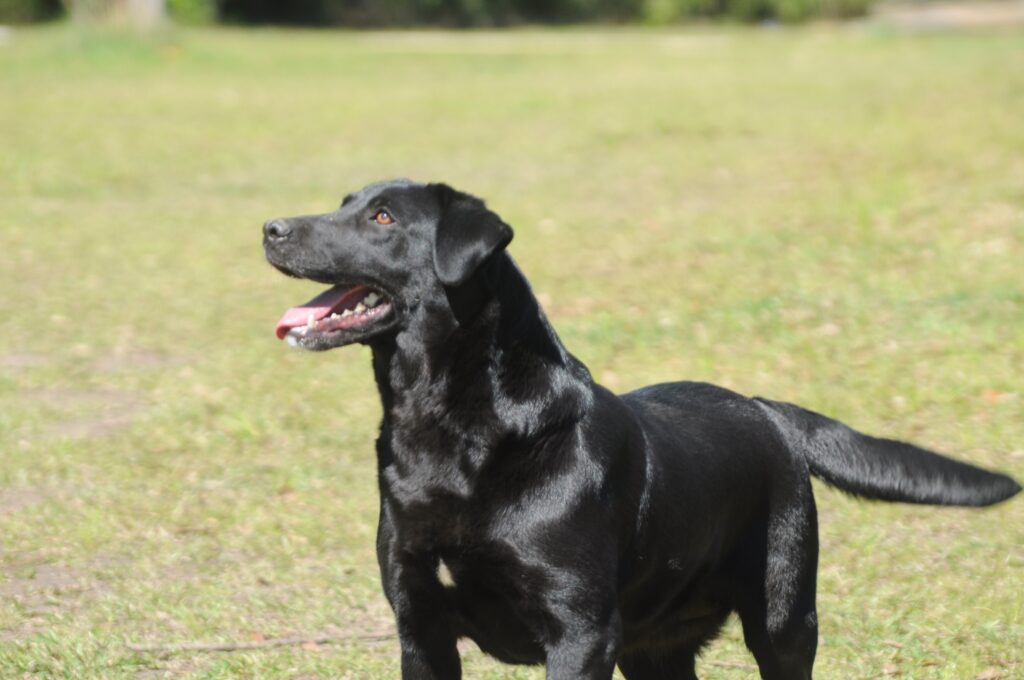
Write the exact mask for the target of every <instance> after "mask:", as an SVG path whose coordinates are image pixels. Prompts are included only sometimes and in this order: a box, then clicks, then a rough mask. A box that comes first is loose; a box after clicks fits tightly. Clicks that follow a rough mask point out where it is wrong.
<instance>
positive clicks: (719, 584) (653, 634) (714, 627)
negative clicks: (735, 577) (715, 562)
mask: <svg viewBox="0 0 1024 680" xmlns="http://www.w3.org/2000/svg"><path fill="white" fill-rule="evenodd" d="M729 590H730V586H729V580H728V578H727V577H726V576H725V575H724V574H719V573H705V574H703V575H701V576H698V577H696V578H694V579H692V580H686V581H676V582H675V583H673V581H672V578H671V576H670V575H662V577H661V578H658V579H654V580H653V581H652V582H649V583H647V584H644V585H641V586H640V587H638V588H634V589H628V588H627V589H626V590H625V591H624V592H623V593H622V595H621V597H620V613H621V615H622V627H623V651H625V652H630V651H638V650H645V651H650V650H657V649H665V650H669V649H676V648H679V647H685V648H690V649H698V648H699V647H701V646H702V645H703V644H704V643H705V642H706V641H708V640H710V639H712V638H713V637H714V636H715V635H716V634H717V633H718V631H719V629H720V628H721V627H722V624H723V623H724V622H725V620H726V618H728V616H729V612H730V611H732V605H731V597H730V594H729Z"/></svg>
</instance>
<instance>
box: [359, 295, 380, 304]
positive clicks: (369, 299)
mask: <svg viewBox="0 0 1024 680" xmlns="http://www.w3.org/2000/svg"><path fill="white" fill-rule="evenodd" d="M379 301H380V296H379V295H377V294H376V293H370V294H369V295H367V296H366V297H365V298H363V302H365V303H366V306H367V307H373V306H375V305H376V304H377V303H378V302H379Z"/></svg>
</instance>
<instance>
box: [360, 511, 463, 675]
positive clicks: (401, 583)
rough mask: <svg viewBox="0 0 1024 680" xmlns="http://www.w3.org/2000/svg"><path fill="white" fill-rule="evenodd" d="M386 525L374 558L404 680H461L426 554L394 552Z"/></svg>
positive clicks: (444, 604) (447, 616) (445, 607)
mask: <svg viewBox="0 0 1024 680" xmlns="http://www.w3.org/2000/svg"><path fill="white" fill-rule="evenodd" d="M392 538H393V537H392V534H391V530H390V526H389V525H388V524H387V523H386V522H383V521H382V522H381V525H380V527H379V528H378V538H377V541H378V542H377V557H378V560H379V561H380V568H381V580H382V582H383V585H384V594H385V595H386V596H387V598H388V602H390V603H391V608H392V610H394V613H395V622H396V623H397V627H398V642H399V645H400V646H401V650H402V680H460V678H461V677H462V667H461V664H460V661H459V651H458V649H457V648H456V646H455V643H456V641H457V639H456V634H455V630H454V628H453V626H452V618H451V608H450V603H449V601H448V598H447V597H446V596H445V593H444V587H443V586H442V585H441V583H440V581H438V579H437V575H436V573H435V572H434V569H433V568H434V567H436V561H435V559H434V558H432V557H431V556H430V555H410V554H408V553H405V552H403V551H399V550H397V549H396V548H395V545H394V541H393V540H392Z"/></svg>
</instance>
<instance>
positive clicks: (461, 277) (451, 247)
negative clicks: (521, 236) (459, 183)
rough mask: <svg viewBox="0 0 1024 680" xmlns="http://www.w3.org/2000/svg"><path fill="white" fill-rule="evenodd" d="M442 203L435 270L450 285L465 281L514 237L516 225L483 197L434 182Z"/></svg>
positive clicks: (438, 225) (445, 283)
mask: <svg viewBox="0 0 1024 680" xmlns="http://www.w3.org/2000/svg"><path fill="white" fill-rule="evenodd" d="M430 188H431V189H432V190H433V191H434V192H435V193H436V194H437V197H438V200H439V202H440V204H441V217H440V219H439V220H438V223H437V233H436V234H435V235H434V269H436V270H437V277H438V278H439V279H441V283H443V284H444V285H446V286H458V285H460V284H462V283H465V282H466V281H467V280H468V279H469V277H470V276H472V275H473V272H475V271H476V270H477V268H479V267H480V265H481V264H483V262H484V260H486V259H487V258H488V257H490V256H491V255H492V254H493V253H496V252H497V251H499V250H501V249H502V248H504V247H505V246H507V245H508V243H509V241H511V240H512V227H510V226H508V225H507V224H505V223H504V222H503V221H502V220H501V218H500V217H498V216H497V215H496V214H495V213H494V212H492V211H490V210H488V209H487V206H486V205H484V202H483V201H481V200H480V199H479V198H476V197H474V196H470V195H469V194H464V193H462V192H461V191H456V190H455V189H452V188H451V187H450V186H448V185H447V184H431V185H430Z"/></svg>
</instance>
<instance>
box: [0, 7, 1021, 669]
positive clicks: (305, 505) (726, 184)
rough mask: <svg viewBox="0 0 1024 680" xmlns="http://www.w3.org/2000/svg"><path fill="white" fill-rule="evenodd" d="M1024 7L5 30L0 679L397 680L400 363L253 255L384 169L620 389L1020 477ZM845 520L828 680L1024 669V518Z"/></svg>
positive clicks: (341, 12)
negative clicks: (296, 314) (751, 402)
mask: <svg viewBox="0 0 1024 680" xmlns="http://www.w3.org/2000/svg"><path fill="white" fill-rule="evenodd" d="M1022 10H1024V5H1022V4H1021V3H1020V2H1003V3H993V2H967V3H946V2H942V3H930V2H919V3H913V4H903V5H896V4H889V3H885V2H880V3H871V2H870V0H828V1H820V0H678V1H677V0H623V1H616V0H595V1H590V0H566V1H556V2H537V1H520V0H504V1H497V2H491V1H488V0H451V1H448V0H435V1H429V0H421V1H419V2H413V1H411V2H401V1H399V0H389V1H387V2H374V3H371V2H365V1H362V2H361V1H352V0H304V1H303V2H294V3H272V2H267V1H265V0H261V1H251V2H246V1H244V0H223V1H221V2H213V1H210V0H166V2H161V1H158V0H79V1H78V2H68V3H59V2H53V1H51V0H0V24H3V27H2V28H0V331H2V332H0V677H3V678H22V677H25V678H28V677H32V678H35V677H44V678H47V677H64V678H157V677H195V678H253V677H268V678H278V677H280V678H394V677H397V672H398V671H397V660H398V657H397V653H396V643H395V641H394V639H393V637H391V636H390V632H391V630H392V623H391V618H390V613H389V611H388V608H387V606H386V604H385V601H384V598H383V595H382V594H381V592H380V585H379V579H378V577H377V567H376V563H375V557H374V553H373V543H374V532H375V528H376V504H377V492H376V480H375V460H374V455H373V440H374V437H375V436H376V428H377V423H378V421H379V418H380V406H379V402H378V397H377V393H376V389H375V386H374V383H373V379H372V375H371V371H370V366H369V352H368V351H367V350H366V349H364V348H359V347H353V348H346V349H343V350H339V351H335V352H330V353H327V354H319V355H310V354H301V353H298V352H295V351H290V350H289V349H288V348H287V347H286V346H285V345H284V344H283V343H281V342H279V341H278V340H277V339H276V338H275V337H274V334H273V328H274V324H275V322H276V321H277V319H278V318H279V316H280V314H281V313H282V312H283V311H284V310H285V309H287V308H288V307H291V306H293V305H295V304H297V303H299V302H301V301H304V300H306V299H308V298H310V297H312V296H313V295H314V294H315V293H317V292H319V288H320V287H319V286H318V285H316V284H312V283H309V282H303V281H295V280H290V279H286V278H285V277H283V276H281V275H280V274H278V273H277V272H276V271H274V270H273V269H272V268H271V267H269V266H268V265H266V264H265V262H264V261H263V255H262V249H261V244H260V239H261V231H260V230H261V225H262V223H263V222H264V220H266V219H268V218H270V217H274V216H281V215H294V214H301V213H307V212H324V211H328V210H331V209H333V208H334V207H335V206H336V205H337V204H338V203H339V201H340V199H341V197H342V196H344V195H345V194H346V193H347V192H349V191H352V190H354V189H357V188H359V187H361V186H363V185H365V184H367V183H369V182H371V181H374V180H378V179H381V178H388V177H394V176H408V177H412V178H414V179H419V180H424V181H445V182H448V183H450V184H452V185H453V186H455V187H457V188H459V189H462V190H465V191H468V192H471V193H473V194H476V195H479V196H481V197H483V198H485V199H487V201H488V203H489V205H490V206H491V207H492V208H493V209H494V210H496V211H497V212H498V213H499V214H501V215H502V216H503V217H504V218H505V220H506V221H508V222H509V223H510V224H512V225H513V226H514V228H515V230H516V238H515V240H514V241H513V242H512V244H511V246H510V252H511V253H512V255H513V256H514V257H515V258H516V259H517V261H518V262H519V263H520V265H521V266H522V267H523V269H524V270H525V271H526V273H527V275H528V276H529V277H530V279H531V281H532V282H533V285H534V287H535V290H536V292H537V294H538V296H539V297H540V299H541V301H542V303H543V305H544V306H545V309H546V310H547V312H548V314H549V316H550V318H551V320H552V321H553V323H554V325H555V327H556V328H557V329H558V331H559V332H560V334H561V335H562V338H563V340H564V341H565V342H566V344H567V345H568V347H569V348H570V349H571V350H572V351H573V352H574V353H576V354H577V355H578V356H579V357H580V358H581V359H582V360H583V361H584V362H585V363H587V364H588V365H589V366H590V368H591V370H592V372H593V374H594V376H595V377H596V378H597V379H598V380H599V381H601V382H603V383H604V384H606V385H608V386H609V387H611V388H612V389H615V390H619V391H624V390H628V389H632V388H635V387H638V386H641V385H644V384H648V383H651V382H656V381H663V380H670V379H694V380H707V381H711V382H715V383H718V384H722V385H725V386H727V387H729V388H731V389H734V390H737V391H739V392H742V393H745V394H761V395H765V396H769V397H774V398H780V399H786V400H791V401H796V402H798V403H800V404H803V405H805V406H808V407H810V408H813V409H815V410H819V411H823V412H825V413H828V414H830V415H832V416H834V417H837V418H840V419H842V420H844V421H846V422H849V423H851V424H853V425H855V426H856V427H858V428H859V429H862V430H864V431H867V432H870V433H876V434H886V435H889V436H893V437H898V438H905V439H912V440H914V441H916V442H919V443H921V444H923V445H926V446H930V447H933V448H936V449H939V450H942V451H946V452H949V453H951V454H954V455H956V456H958V457H960V458H963V459H967V460H971V461H974V462H976V463H978V464H981V465H986V466H991V467H996V468H999V469H1002V470H1006V471H1008V472H1011V473H1013V474H1015V475H1016V476H1017V477H1018V478H1024V388H1022V367H1024V273H1022V272H1024V125H1022V121H1024V23H1022V19H1024V11H1022ZM816 493H817V497H818V505H819V510H820V515H821V535H822V558H821V563H820V570H819V581H820V587H819V609H820V621H821V629H822V634H821V641H820V646H819V650H820V651H819V657H818V658H819V660H818V664H817V668H816V670H817V677H819V678H836V679H846V678H865V677H908V678H929V679H935V678H942V679H947V680H954V679H956V680H963V679H964V678H974V679H976V680H996V679H1010V678H1020V677H1022V676H1024V644H1022V641H1024V587H1022V585H1024V578H1022V577H1024V502H1022V501H1021V500H1020V499H1016V501H1011V502H1010V503H1008V504H1006V505H1004V506H1001V507H997V508H993V509H989V510H985V511H966V510H946V509H942V510H940V509H934V508H919V507H905V506H892V505H883V504H870V503H865V502H858V501H854V500H851V499H849V498H846V497H844V496H842V495H840V494H838V493H835V492H832V491H830V490H829V489H827V488H824V487H822V486H818V487H816ZM279 638H292V639H294V640H295V641H296V644H288V645H282V646H271V643H273V641H274V640H277V639H279ZM367 638H370V639H367ZM318 640H319V642H317V641H318ZM213 643H220V644H223V645H226V646H228V647H230V648H232V649H231V650H229V651H211V650H209V649H192V648H189V647H188V645H210V644H213ZM181 645H185V647H182V646H181ZM464 651H465V658H466V677H467V678H488V679H495V680H496V679H498V678H521V679H539V678H541V677H543V672H542V671H541V670H539V669H512V668H509V667H501V666H498V665H496V664H494V663H491V662H490V661H488V660H486V659H485V658H484V657H483V656H482V655H481V654H480V653H479V652H478V651H476V650H474V649H473V648H472V646H471V645H467V646H466V648H465V650H464ZM699 669H700V671H701V673H702V677H705V676H706V677H715V678H730V679H738V678H751V677H755V674H756V671H755V668H754V665H753V661H752V659H751V657H750V656H749V655H748V654H747V652H746V650H745V649H744V647H743V645H742V642H741V639H740V635H739V631H738V627H737V626H736V625H735V624H731V625H730V627H729V628H728V629H727V631H726V634H725V636H724V638H723V639H722V640H720V641H719V642H718V643H716V644H715V645H714V646H712V647H711V648H710V649H709V650H708V652H707V653H706V654H705V656H704V657H703V659H702V660H701V662H700V666H699Z"/></svg>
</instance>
